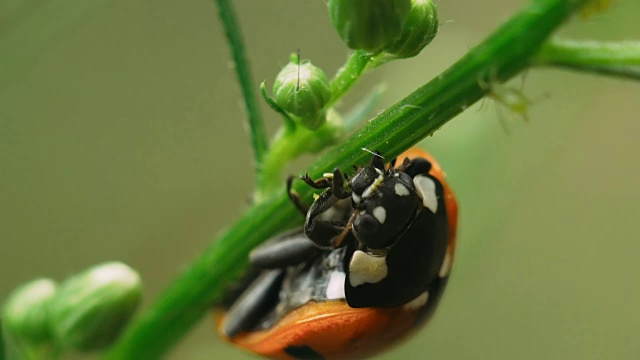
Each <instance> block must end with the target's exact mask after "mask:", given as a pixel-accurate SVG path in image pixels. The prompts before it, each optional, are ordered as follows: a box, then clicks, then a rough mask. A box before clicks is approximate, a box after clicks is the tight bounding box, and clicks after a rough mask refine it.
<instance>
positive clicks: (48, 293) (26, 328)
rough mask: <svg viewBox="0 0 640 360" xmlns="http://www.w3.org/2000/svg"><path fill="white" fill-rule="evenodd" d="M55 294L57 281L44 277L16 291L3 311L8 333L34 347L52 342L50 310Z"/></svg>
mask: <svg viewBox="0 0 640 360" xmlns="http://www.w3.org/2000/svg"><path fill="white" fill-rule="evenodd" d="M55 293H56V284H55V282H53V280H51V279H44V278H43V279H37V280H33V281H31V282H28V283H26V284H24V285H22V286H20V287H19V288H17V289H16V290H15V291H14V292H13V293H12V294H11V295H10V296H9V298H8V299H7V301H6V303H5V305H4V307H3V309H2V319H3V321H4V326H5V327H6V329H7V331H8V332H10V333H11V335H13V336H15V337H17V338H20V339H23V340H25V341H27V342H29V343H31V344H39V343H44V342H47V341H49V340H50V339H51V332H50V331H49V325H48V322H47V307H48V304H49V303H50V301H51V299H52V298H53V297H54V295H55Z"/></svg>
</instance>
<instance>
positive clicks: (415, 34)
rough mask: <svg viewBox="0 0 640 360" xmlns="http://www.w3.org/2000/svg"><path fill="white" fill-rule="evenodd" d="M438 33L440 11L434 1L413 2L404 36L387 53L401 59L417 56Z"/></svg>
mask: <svg viewBox="0 0 640 360" xmlns="http://www.w3.org/2000/svg"><path fill="white" fill-rule="evenodd" d="M437 33H438V11H437V10H436V5H435V4H434V3H433V1H432V0H411V12H410V13H409V17H408V18H407V21H406V22H405V24H404V29H403V30H402V35H401V36H400V38H399V39H397V40H396V41H394V42H393V44H391V45H390V46H389V47H388V48H387V49H386V50H385V51H386V52H388V53H390V54H393V55H395V56H397V57H399V58H409V57H413V56H416V55H418V54H419V53H420V51H422V49H424V47H425V46H427V45H428V44H429V43H430V42H431V40H433V38H434V37H435V36H436V34H437Z"/></svg>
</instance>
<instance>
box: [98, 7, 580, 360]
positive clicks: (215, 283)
mask: <svg viewBox="0 0 640 360" xmlns="http://www.w3.org/2000/svg"><path fill="white" fill-rule="evenodd" d="M586 2H588V0H539V1H536V2H534V3H533V4H531V5H529V6H528V7H527V8H525V9H524V10H523V11H521V12H520V13H518V14H517V15H516V16H514V17H513V18H512V19H511V20H510V21H509V22H507V23H506V24H504V25H503V26H502V27H500V29H498V30H497V31H496V32H495V33H494V34H493V35H491V36H490V37H489V38H487V39H486V40H485V41H483V42H482V43H481V44H480V45H479V46H477V47H476V48H474V49H472V50H471V51H470V52H469V53H468V54H467V55H466V56H464V57H463V58H462V59H460V60H459V61H458V62H457V63H455V64H454V65H452V66H451V67H450V68H449V69H448V70H446V71H445V72H444V73H442V74H441V75H439V76H438V77H436V78H435V79H433V80H432V81H430V82H429V83H427V84H426V85H424V86H422V87H420V88H419V89H418V90H416V91H415V92H413V93H412V94H410V95H409V96H407V97H406V98H404V99H403V100H401V101H399V102H398V103H396V104H395V105H394V106H392V107H390V108H388V109H387V110H386V111H385V112H384V113H382V114H380V115H379V116H377V117H376V118H375V119H374V120H372V121H371V122H369V123H368V125H367V126H366V127H364V128H363V129H362V130H360V131H358V132H357V133H356V134H354V135H353V136H352V137H351V138H349V139H348V140H347V141H345V142H344V143H342V144H341V145H339V146H337V147H335V148H333V149H331V150H330V151H328V152H327V153H326V154H325V155H324V156H322V157H320V158H318V159H317V160H316V161H315V162H314V163H313V164H312V165H311V166H310V167H309V174H310V175H311V176H312V177H314V178H315V177H319V176H321V174H322V173H323V172H325V171H327V169H329V170H330V169H334V168H341V169H348V168H349V167H350V166H351V165H353V164H364V163H366V161H367V160H368V158H369V157H370V154H368V153H367V152H364V151H362V150H361V148H363V147H365V148H367V149H377V150H380V151H381V152H382V153H383V154H385V156H386V157H388V158H392V157H393V156H396V155H398V154H399V153H400V152H401V151H403V150H405V149H407V148H409V147H410V146H412V145H414V144H415V143H417V142H418V141H420V140H421V139H423V138H424V137H426V136H428V135H431V134H432V133H433V132H435V131H436V130H437V129H439V128H440V127H441V126H443V125H444V124H445V123H446V122H447V121H449V120H450V119H451V118H453V117H454V116H456V115H457V114H459V113H460V112H462V111H463V110H464V109H466V108H467V107H468V106H469V105H470V104H472V103H473V102H475V101H477V100H478V99H480V98H481V97H482V96H484V95H485V93H486V90H485V89H483V88H482V87H481V86H480V85H479V83H478V79H480V78H482V77H486V76H487V74H495V76H496V77H497V79H498V80H506V79H508V78H511V77H513V76H514V75H516V74H517V73H518V72H520V71H523V70H525V69H526V68H527V67H528V66H529V58H530V57H531V56H532V55H533V54H534V53H535V52H536V51H537V49H538V48H539V46H541V45H542V43H543V42H544V41H545V39H546V38H547V37H548V35H549V34H550V33H551V32H552V31H553V30H555V29H556V28H557V27H558V26H560V24H561V23H562V22H564V21H565V20H566V19H567V18H568V17H569V16H570V15H571V14H572V12H573V11H575V10H576V9H577V8H578V7H580V6H581V5H584V3H586ZM294 189H295V190H296V191H297V192H298V193H299V194H301V195H302V196H303V198H305V199H307V201H308V200H310V199H311V194H312V191H311V190H312V189H310V188H309V187H308V186H304V184H302V182H296V183H295V184H294ZM302 220H303V219H302V216H301V215H300V214H299V213H297V211H296V210H295V208H294V207H293V205H291V204H290V202H289V200H288V197H287V195H286V194H285V191H284V189H283V187H281V188H280V190H279V191H277V192H275V193H273V194H270V196H269V197H268V198H266V199H264V201H261V202H259V203H257V204H256V205H254V206H253V207H252V208H250V209H249V210H248V211H247V212H246V213H245V215H244V216H242V217H241V218H240V219H239V220H238V221H237V222H236V223H235V224H234V225H233V226H232V227H230V228H229V229H228V230H227V231H225V232H224V233H222V234H221V235H220V236H218V237H217V239H216V241H215V242H213V244H212V245H211V246H210V247H209V248H208V249H206V250H205V251H204V253H203V254H202V255H201V256H200V257H199V258H198V259H196V260H195V261H194V262H193V263H192V264H191V265H190V266H189V268H188V269H187V271H186V272H185V273H184V274H182V275H181V276H180V277H179V278H178V279H177V280H175V281H174V283H173V284H172V285H171V286H170V287H169V289H167V290H166V291H165V292H164V294H162V296H160V298H159V299H158V300H157V302H156V303H155V304H153V305H152V307H151V308H150V309H149V310H148V311H147V312H146V313H145V314H143V316H142V317H141V318H140V319H138V321H136V322H135V323H134V324H133V326H131V327H130V328H129V329H128V331H126V332H125V334H123V336H122V337H121V339H120V341H119V342H118V343H117V344H116V345H115V346H114V347H113V348H112V349H111V351H110V352H109V353H108V354H107V358H109V359H125V360H126V359H153V358H157V357H160V356H161V355H162V354H163V353H164V352H165V351H166V350H167V349H168V348H169V347H170V346H171V345H173V344H174V343H175V342H176V341H178V340H179V339H180V338H181V337H182V335H184V333H186V332H187V331H188V330H189V329H190V328H191V327H192V326H193V325H194V324H195V323H196V322H197V321H198V320H199V319H200V318H202V316H204V315H205V313H207V312H208V311H209V310H210V308H211V304H212V303H214V302H215V301H216V300H219V299H220V297H221V296H222V294H223V292H224V287H225V285H226V284H228V282H229V281H231V280H233V279H234V278H237V276H238V275H239V274H240V273H241V272H242V271H243V270H244V269H245V268H246V266H247V254H248V253H249V251H250V250H251V249H252V248H253V247H255V246H256V245H258V244H259V243H260V242H262V241H264V240H265V239H267V238H269V237H271V236H273V235H275V234H276V233H278V232H282V231H283V230H285V229H287V228H289V227H292V226H295V225H299V224H300V223H301V222H302Z"/></svg>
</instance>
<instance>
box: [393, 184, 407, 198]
mask: <svg viewBox="0 0 640 360" xmlns="http://www.w3.org/2000/svg"><path fill="white" fill-rule="evenodd" d="M393 190H394V191H395V192H396V195H398V196H407V195H409V189H407V187H406V186H404V185H402V184H401V183H396V185H395V186H394V187H393Z"/></svg>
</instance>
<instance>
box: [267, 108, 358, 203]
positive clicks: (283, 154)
mask: <svg viewBox="0 0 640 360" xmlns="http://www.w3.org/2000/svg"><path fill="white" fill-rule="evenodd" d="M345 131H346V130H345V126H344V125H343V121H342V119H341V118H340V115H339V114H338V113H336V112H335V111H333V110H329V111H328V112H327V122H326V123H325V124H324V125H322V126H321V127H320V128H319V129H317V130H315V131H311V130H309V129H307V128H304V127H302V126H296V127H294V128H293V129H288V128H286V127H285V128H283V129H281V130H280V132H278V133H277V134H276V136H274V138H273V141H272V142H271V149H270V150H269V152H268V153H267V154H266V156H265V158H264V164H263V168H262V169H263V176H264V182H263V183H262V188H260V189H258V191H256V194H255V197H254V201H256V202H260V201H263V200H264V199H265V198H267V197H269V196H270V195H271V194H272V193H274V192H277V191H279V190H280V189H281V188H282V184H283V179H282V178H281V174H282V170H283V168H284V166H285V165H286V164H287V163H289V161H291V160H292V159H294V158H296V157H298V156H300V155H301V154H304V153H307V154H309V153H316V152H319V151H321V150H323V149H324V148H326V147H327V146H330V145H332V144H334V143H335V142H336V141H338V139H340V138H342V137H343V136H344V134H345Z"/></svg>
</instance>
